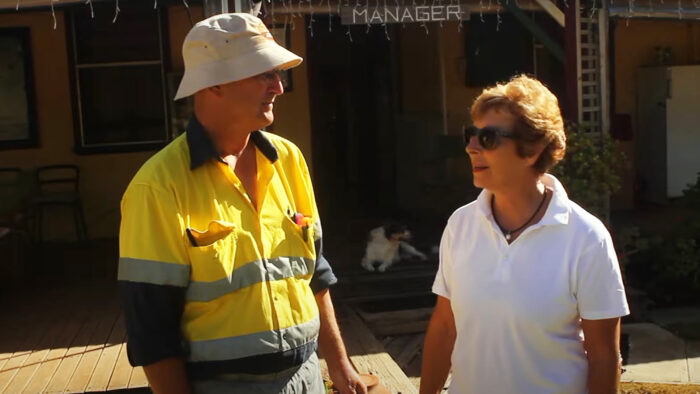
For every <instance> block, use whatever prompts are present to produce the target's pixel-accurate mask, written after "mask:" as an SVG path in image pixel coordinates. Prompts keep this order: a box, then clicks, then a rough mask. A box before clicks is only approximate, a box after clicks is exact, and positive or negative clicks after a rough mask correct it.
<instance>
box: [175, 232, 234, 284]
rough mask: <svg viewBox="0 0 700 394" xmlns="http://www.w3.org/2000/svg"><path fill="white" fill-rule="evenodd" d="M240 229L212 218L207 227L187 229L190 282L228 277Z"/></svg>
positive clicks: (232, 268) (232, 264)
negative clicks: (190, 266)
mask: <svg viewBox="0 0 700 394" xmlns="http://www.w3.org/2000/svg"><path fill="white" fill-rule="evenodd" d="M238 237H239V230H238V228H237V226H236V225H235V224H233V223H229V222H225V221H221V220H212V221H210V222H209V224H208V225H207V228H206V229H197V228H194V227H189V228H187V238H188V240H189V245H190V247H189V248H188V253H189V255H190V261H191V262H192V280H193V281H204V282H210V281H216V280H220V279H223V278H231V276H232V275H233V271H234V263H235V257H236V249H237V243H238Z"/></svg>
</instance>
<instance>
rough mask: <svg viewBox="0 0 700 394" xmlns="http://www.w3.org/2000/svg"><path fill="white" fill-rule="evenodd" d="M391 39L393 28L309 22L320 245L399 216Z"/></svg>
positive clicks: (316, 18) (325, 18)
mask: <svg viewBox="0 0 700 394" xmlns="http://www.w3.org/2000/svg"><path fill="white" fill-rule="evenodd" d="M329 22H330V24H331V25H330V28H329ZM307 26H308V20H307ZM350 37H352V41H351V39H350ZM388 38H389V39H388ZM396 40H397V37H396V34H395V31H394V28H393V27H389V26H388V27H387V28H386V30H385V28H384V27H383V26H373V27H372V28H371V29H369V31H367V26H352V27H350V28H349V29H348V27H347V26H341V25H340V19H339V18H337V17H329V16H314V22H313V36H311V30H308V33H307V43H308V44H307V53H308V61H309V69H308V71H309V85H310V105H311V125H312V144H313V175H314V183H315V191H316V196H317V200H318V206H319V210H320V214H321V217H322V218H323V225H324V238H326V237H327V236H329V235H330V236H347V235H351V238H354V239H357V238H358V237H362V238H364V236H365V234H366V230H368V228H367V226H368V225H373V224H374V223H377V222H378V221H381V220H382V219H384V218H387V217H390V216H391V215H392V214H393V213H394V211H395V210H396V206H397V203H396V200H397V195H396V147H395V141H396V127H395V125H396V114H397V105H398V100H397V97H398V88H397V86H398V82H397V81H398V72H397V71H396V70H397V66H396ZM348 233H350V234H348Z"/></svg>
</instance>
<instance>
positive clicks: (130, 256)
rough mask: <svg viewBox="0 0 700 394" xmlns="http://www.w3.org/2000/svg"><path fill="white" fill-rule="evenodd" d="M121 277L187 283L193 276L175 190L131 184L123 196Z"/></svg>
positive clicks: (156, 282) (179, 284)
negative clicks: (173, 192)
mask: <svg viewBox="0 0 700 394" xmlns="http://www.w3.org/2000/svg"><path fill="white" fill-rule="evenodd" d="M121 208H122V221H121V226H120V229H119V275H118V278H119V280H124V281H131V282H141V283H151V284H156V285H173V286H182V287H185V286H187V284H188V282H189V276H190V267H189V262H188V261H189V260H188V257H187V251H186V248H185V245H186V235H185V224H184V215H183V214H182V213H181V212H180V210H179V208H178V207H177V205H176V204H175V198H174V196H173V195H172V193H169V192H167V191H166V190H164V189H161V188H158V187H156V186H150V185H144V184H136V185H130V186H129V188H128V189H127V191H126V193H125V194H124V197H123V198H122V206H121Z"/></svg>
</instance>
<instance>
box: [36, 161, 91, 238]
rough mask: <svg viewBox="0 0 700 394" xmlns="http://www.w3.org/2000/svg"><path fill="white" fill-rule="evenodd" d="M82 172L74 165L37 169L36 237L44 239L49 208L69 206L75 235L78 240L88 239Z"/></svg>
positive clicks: (58, 165)
mask: <svg viewBox="0 0 700 394" xmlns="http://www.w3.org/2000/svg"><path fill="white" fill-rule="evenodd" d="M79 180H80V170H79V169H78V166H76V165H73V164H55V165H50V166H43V167H39V168H37V169H36V182H37V188H38V196H37V197H35V198H34V200H33V206H34V231H35V234H34V237H35V239H36V240H37V241H38V242H41V241H42V239H43V229H42V224H43V213H44V209H45V208H46V207H48V206H56V205H67V206H69V207H70V208H71V209H72V211H73V221H74V226H75V233H76V236H77V238H78V240H81V241H82V240H85V239H87V226H86V224H85V215H84V214H83V203H82V199H81V198H80V190H79V187H78V185H79V183H80V182H79Z"/></svg>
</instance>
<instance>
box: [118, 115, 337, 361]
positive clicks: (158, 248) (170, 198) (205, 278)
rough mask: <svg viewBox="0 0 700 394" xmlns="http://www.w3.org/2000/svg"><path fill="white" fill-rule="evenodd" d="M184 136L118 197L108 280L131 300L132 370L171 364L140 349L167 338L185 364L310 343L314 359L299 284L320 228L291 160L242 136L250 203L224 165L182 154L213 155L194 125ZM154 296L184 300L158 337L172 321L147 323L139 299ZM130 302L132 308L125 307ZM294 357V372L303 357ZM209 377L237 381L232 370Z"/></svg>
mask: <svg viewBox="0 0 700 394" xmlns="http://www.w3.org/2000/svg"><path fill="white" fill-rule="evenodd" d="M188 133H189V134H191V135H190V136H187V137H185V136H186V134H185V135H182V136H180V137H178V138H177V139H175V140H174V141H173V142H172V143H170V144H169V145H168V146H166V147H165V148H164V149H163V150H161V151H160V152H158V153H157V154H156V155H154V156H153V157H152V158H151V159H150V160H148V161H147V162H146V163H145V164H144V165H143V167H142V168H141V169H140V170H139V172H138V173H137V174H136V176H135V177H134V178H133V180H132V182H131V183H130V184H129V186H128V188H127V190H126V192H125V194H124V197H123V199H122V223H121V229H120V261H119V280H120V281H122V282H123V283H125V284H127V287H126V289H127V290H126V291H127V292H130V295H128V296H127V297H126V298H127V300H129V299H130V300H131V301H127V305H126V309H127V310H126V317H127V332H128V336H129V341H130V342H129V347H130V351H129V356H130V359H131V360H132V363H134V364H148V363H150V362H154V361H157V360H158V359H159V358H165V357H169V356H173V355H178V354H179V353H178V351H176V350H163V349H149V348H153V347H155V348H157V347H158V346H157V345H153V344H152V342H153V341H155V342H167V343H169V344H171V345H172V344H173V343H175V341H176V340H175V337H176V336H177V333H176V332H175V331H178V330H177V329H179V334H180V335H181V339H182V341H183V343H184V346H183V350H182V355H184V356H185V357H186V359H187V361H188V362H189V363H190V364H192V363H209V364H207V365H212V364H211V362H224V361H230V360H237V359H238V360H240V359H244V360H245V359H250V360H255V358H254V356H259V355H270V354H280V353H285V352H286V354H289V352H290V351H292V352H293V351H294V349H300V348H303V347H304V346H306V348H307V351H306V353H309V349H308V348H309V345H310V344H313V348H312V349H311V352H313V350H315V341H316V339H317V336H318V331H319V312H318V309H317V306H316V301H315V297H314V292H313V291H312V288H311V286H310V281H311V280H312V277H313V275H314V272H315V269H316V266H315V265H316V261H317V255H316V253H317V252H316V246H315V242H314V241H315V240H317V239H318V238H320V236H321V234H320V231H321V230H320V229H321V227H320V221H319V219H318V211H317V208H316V203H315V199H314V194H313V189H312V185H311V180H310V177H309V173H308V169H307V166H306V163H305V161H304V159H303V156H302V154H301V152H300V151H299V149H298V148H297V147H296V146H295V145H294V144H292V143H291V142H289V141H287V140H285V139H283V138H281V137H279V136H275V135H273V134H269V133H266V132H254V133H253V135H252V136H251V140H252V141H253V142H254V143H255V144H256V146H257V149H256V163H257V170H258V182H257V187H258V188H257V190H256V193H255V196H256V198H257V201H256V202H255V205H253V204H252V203H251V201H250V199H249V197H248V194H247V193H246V192H245V190H244V188H243V185H242V183H241V181H240V180H239V179H238V177H237V176H236V175H235V173H234V172H233V170H232V169H231V168H230V167H229V166H228V165H227V164H226V163H224V162H223V161H222V160H220V159H219V158H218V157H211V158H210V159H209V160H204V159H206V157H205V158H204V159H202V158H201V153H198V154H194V153H193V152H191V150H192V149H193V147H192V146H190V145H194V144H195V143H197V144H198V145H201V144H202V141H204V145H205V146H207V143H208V144H209V145H208V146H209V147H210V148H209V149H210V151H211V150H212V149H211V147H212V145H211V143H210V141H209V140H208V137H206V135H205V133H204V131H203V129H202V127H201V125H200V124H199V123H198V122H197V120H196V118H193V121H192V122H191V123H190V126H189V127H188ZM210 153H211V152H210ZM195 161H198V162H197V163H195ZM256 206H257V207H259V208H258V209H256V208H255V207H256ZM295 214H301V215H296V216H295ZM302 215H303V216H302ZM325 264H327V263H325ZM331 276H332V271H331ZM334 281H335V277H332V280H331V281H330V282H331V283H328V284H332V282H334ZM326 287H327V286H326ZM161 288H163V289H171V290H172V289H173V288H175V289H181V290H182V292H183V293H184V300H183V302H184V304H183V306H182V309H181V316H179V323H178V324H179V327H177V329H176V330H173V329H172V328H170V329H169V328H165V329H164V331H163V332H162V333H161V332H159V331H160V328H158V326H159V325H165V324H166V323H160V322H168V321H173V320H174V321H177V316H176V317H175V318H173V316H172V315H173V313H178V312H177V311H176V312H168V313H161V314H162V315H164V316H159V317H156V318H155V319H159V321H160V322H155V323H154V322H153V321H151V320H153V319H154V317H152V316H150V314H151V313H153V314H156V315H157V314H158V313H160V312H158V308H159V307H160V306H159V305H158V303H157V302H152V301H149V300H148V299H154V300H160V299H171V298H172V296H169V295H168V296H162V295H161V294H162V293H160V292H159V290H158V289H161ZM152 292H155V293H157V294H156V295H149V294H152ZM176 292H177V291H176ZM144 299H146V300H145V301H144ZM134 300H136V301H134ZM134 302H135V303H136V304H142V305H141V306H138V307H136V308H133V309H134V310H130V309H129V308H131V306H132V305H130V304H133V303H134ZM168 302H170V301H167V302H165V303H166V304H167V303H168ZM143 304H145V305H146V306H148V307H150V308H151V310H150V311H149V310H148V309H145V308H144V306H143ZM139 308H141V310H138V309H139ZM167 308H171V306H167V307H166V309H167ZM154 326H155V327H154ZM132 334H133V335H132ZM132 336H133V337H134V338H133V341H132ZM171 337H172V338H171ZM164 338H165V339H164ZM142 353H143V354H142ZM149 353H150V354H149ZM251 357H253V358H251ZM299 357H300V356H299V355H296V358H297V360H296V361H295V363H300V362H303V361H304V360H303V358H306V356H301V358H302V359H299ZM258 361H260V360H258ZM272 364H274V362H273V363H272ZM281 365H282V366H287V365H284V364H281ZM262 370H265V368H264V367H263V368H262ZM217 371H218V372H221V373H235V372H240V371H241V366H240V365H238V366H234V367H232V368H227V367H222V368H217ZM243 371H245V368H243Z"/></svg>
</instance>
